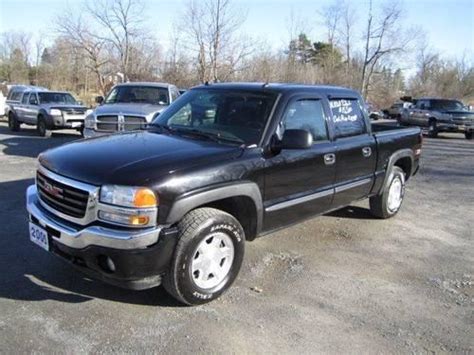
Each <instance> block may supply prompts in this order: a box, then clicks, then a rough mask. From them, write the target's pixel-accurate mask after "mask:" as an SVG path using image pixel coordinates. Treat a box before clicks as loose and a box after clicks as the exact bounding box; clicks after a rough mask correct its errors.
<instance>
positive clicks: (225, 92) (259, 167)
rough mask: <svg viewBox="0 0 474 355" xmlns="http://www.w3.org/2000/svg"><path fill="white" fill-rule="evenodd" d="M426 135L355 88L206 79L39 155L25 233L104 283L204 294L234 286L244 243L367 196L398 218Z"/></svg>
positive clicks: (379, 211)
mask: <svg viewBox="0 0 474 355" xmlns="http://www.w3.org/2000/svg"><path fill="white" fill-rule="evenodd" d="M421 144H422V136H421V132H420V129H419V128H397V127H390V126H383V125H379V126H377V125H371V124H370V121H369V117H368V115H367V112H366V111H365V109H364V103H363V100H362V98H361V97H360V95H359V94H358V93H357V92H355V91H353V90H349V89H345V88H337V87H329V86H303V85H289V84H254V83H252V84H232V83H227V84H212V85H202V86H199V87H196V88H193V89H191V90H189V91H187V92H186V93H185V94H184V95H182V96H181V97H180V98H179V99H178V100H177V101H176V102H174V103H173V104H172V105H171V106H170V107H169V108H168V109H167V110H166V111H165V112H163V113H162V114H160V115H159V116H158V117H157V118H156V119H155V120H154V121H153V122H152V124H151V126H150V127H149V128H147V129H146V130H142V131H135V132H124V133H119V134H115V135H112V136H109V137H99V138H92V139H87V140H82V141H77V142H73V143H70V144H67V145H63V146H61V147H59V148H55V149H52V150H49V151H47V152H45V153H43V154H41V155H40V157H39V163H40V164H39V167H38V170H37V175H36V184H35V185H32V186H30V187H29V188H28V190H27V209H28V211H29V226H30V228H29V230H30V239H31V241H33V242H34V243H36V244H38V245H39V246H41V247H43V248H44V249H46V250H48V251H50V252H52V253H54V254H56V255H58V256H60V257H61V258H63V259H66V260H68V261H70V262H71V263H72V264H73V265H75V266H76V267H78V268H79V269H81V270H82V271H84V272H85V273H87V274H89V275H90V276H92V277H95V278H98V279H101V280H103V281H105V282H108V283H111V284H114V285H117V286H122V287H126V288H132V289H145V288H150V287H153V286H157V285H159V284H163V285H164V287H165V288H166V290H167V291H168V292H169V293H170V294H171V295H172V296H174V297H175V298H176V299H178V300H179V301H181V302H182V303H184V304H188V305H194V304H201V303H205V302H208V301H210V300H213V299H215V298H217V297H218V296H219V295H221V294H222V293H223V292H224V291H225V290H226V289H227V288H229V286H230V285H231V284H232V282H233V281H234V279H235V278H236V276H237V274H238V272H239V269H240V266H241V263H242V260H243V256H244V244H245V243H244V242H245V241H252V240H254V239H255V238H256V237H258V236H261V235H263V234H267V233H270V232H272V231H274V230H276V229H278V228H282V227H285V226H288V225H291V224H293V223H297V222H300V221H302V220H304V219H307V218H310V217H313V216H316V215H320V214H323V213H327V212H328V211H331V210H335V209H339V208H341V207H344V206H347V205H349V204H351V203H352V202H354V201H356V200H360V199H363V198H370V210H371V212H372V213H373V215H374V216H376V217H379V218H389V217H392V216H394V215H395V214H396V213H397V212H398V210H399V209H400V206H401V204H402V201H403V198H404V192H405V183H406V181H407V180H409V179H410V177H411V176H413V175H414V174H415V173H416V171H417V170H418V164H419V158H420V153H421Z"/></svg>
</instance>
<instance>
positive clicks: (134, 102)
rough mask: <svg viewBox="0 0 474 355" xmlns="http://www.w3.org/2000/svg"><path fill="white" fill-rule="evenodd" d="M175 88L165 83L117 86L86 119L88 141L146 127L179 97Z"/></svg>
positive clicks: (99, 99) (99, 98) (85, 132)
mask: <svg viewBox="0 0 474 355" xmlns="http://www.w3.org/2000/svg"><path fill="white" fill-rule="evenodd" d="M179 95H180V93H179V90H178V88H177V87H176V86H174V85H171V84H166V83H147V82H140V83H138V82H137V83H123V84H118V85H116V86H114V87H113V88H112V89H111V90H110V92H109V94H108V95H107V97H106V98H105V99H104V98H103V97H101V96H99V97H97V98H96V102H97V103H98V104H99V106H97V108H96V109H95V110H94V111H93V112H92V113H90V114H89V115H88V116H87V117H86V121H85V129H84V136H85V137H86V138H90V137H96V136H101V135H106V134H111V133H115V132H120V131H133V130H139V129H143V128H145V127H146V125H147V124H148V123H150V122H151V121H152V120H153V118H154V117H155V116H156V115H158V114H159V113H161V112H162V111H163V110H164V109H165V108H167V107H168V106H169V105H170V104H171V103H172V102H173V101H175V100H176V99H177V98H178V97H179Z"/></svg>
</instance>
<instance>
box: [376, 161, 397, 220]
mask: <svg viewBox="0 0 474 355" xmlns="http://www.w3.org/2000/svg"><path fill="white" fill-rule="evenodd" d="M389 174H390V175H389V177H388V179H387V182H386V183H385V186H383V188H382V192H381V193H380V194H378V195H377V196H373V197H371V198H370V200H369V203H370V212H371V213H372V214H373V215H374V216H376V217H378V218H383V219H385V218H390V217H393V216H395V215H396V214H397V212H398V211H399V210H400V207H401V206H402V202H403V197H404V195H405V173H404V172H403V170H402V169H400V168H399V167H398V166H394V167H393V168H392V169H391V171H390V173H389Z"/></svg>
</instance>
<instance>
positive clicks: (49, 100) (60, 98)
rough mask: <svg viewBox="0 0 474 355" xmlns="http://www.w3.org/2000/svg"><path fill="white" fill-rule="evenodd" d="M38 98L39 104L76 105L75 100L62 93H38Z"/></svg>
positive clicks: (69, 95)
mask: <svg viewBox="0 0 474 355" xmlns="http://www.w3.org/2000/svg"><path fill="white" fill-rule="evenodd" d="M38 97H39V102H40V103H41V104H71V105H76V104H77V101H76V99H75V98H74V97H73V96H72V95H71V94H67V93H63V92H40V93H38Z"/></svg>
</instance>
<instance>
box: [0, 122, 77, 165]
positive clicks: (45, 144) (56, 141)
mask: <svg viewBox="0 0 474 355" xmlns="http://www.w3.org/2000/svg"><path fill="white" fill-rule="evenodd" d="M1 135H9V136H10V137H9V138H0V149H1V150H2V152H3V154H5V155H15V156H22V157H29V158H36V157H37V156H38V155H39V154H40V153H41V152H43V151H45V150H48V149H50V148H54V147H57V146H60V145H62V144H65V143H68V142H72V141H74V140H77V139H80V138H81V136H80V135H79V133H77V132H75V131H70V132H69V131H60V132H53V133H52V135H51V137H50V138H43V137H39V136H38V135H37V133H36V131H35V130H34V129H31V128H28V129H21V130H20V131H18V132H11V131H10V130H9V129H8V127H7V126H5V125H0V136H1ZM11 136H14V137H11Z"/></svg>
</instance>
